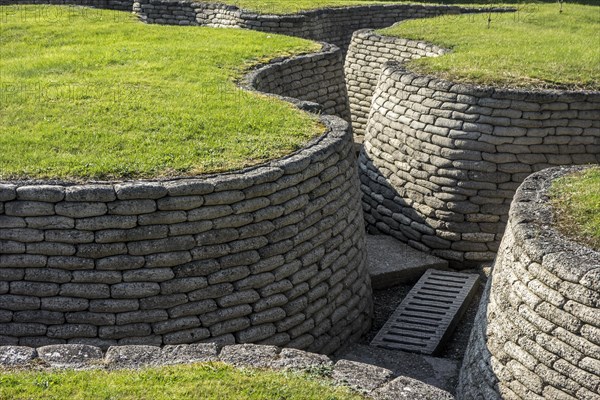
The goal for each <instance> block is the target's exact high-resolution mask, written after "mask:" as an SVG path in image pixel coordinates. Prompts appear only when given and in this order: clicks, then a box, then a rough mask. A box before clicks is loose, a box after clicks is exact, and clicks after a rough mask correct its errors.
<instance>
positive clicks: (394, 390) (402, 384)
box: [372, 376, 454, 400]
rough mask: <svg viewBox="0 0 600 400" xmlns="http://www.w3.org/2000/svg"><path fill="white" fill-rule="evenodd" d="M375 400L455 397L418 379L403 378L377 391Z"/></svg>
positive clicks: (374, 396) (448, 398) (426, 399)
mask: <svg viewBox="0 0 600 400" xmlns="http://www.w3.org/2000/svg"><path fill="white" fill-rule="evenodd" d="M372 397H373V399H374V400H400V399H407V400H452V399H454V396H452V395H451V394H450V393H448V392H445V391H443V390H440V389H438V388H436V387H433V386H430V385H426V384H424V383H423V382H420V381H418V380H416V379H412V378H407V377H406V376H401V377H398V378H396V379H394V380H393V381H391V382H390V383H388V384H387V385H385V386H383V387H382V388H379V389H377V390H376V391H375V392H374V393H373V394H372Z"/></svg>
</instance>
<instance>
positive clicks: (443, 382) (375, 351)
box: [335, 344, 460, 393]
mask: <svg viewBox="0 0 600 400" xmlns="http://www.w3.org/2000/svg"><path fill="white" fill-rule="evenodd" d="M335 359H336V360H349V361H356V362H361V363H365V364H370V365H373V366H377V367H381V368H386V369H389V370H391V371H392V372H393V374H394V377H400V376H404V377H409V378H412V379H416V380H417V381H420V382H423V383H424V384H427V385H430V386H434V387H437V388H439V389H442V390H445V391H447V392H449V393H454V390H455V388H456V384H457V382H458V372H459V369H460V365H459V363H458V361H456V360H450V359H445V358H436V357H431V356H426V355H421V354H415V353H408V352H403V351H398V350H388V349H381V348H377V347H373V346H366V345H360V344H354V345H351V346H349V347H347V348H346V349H344V350H342V351H341V352H340V353H339V354H336V355H335Z"/></svg>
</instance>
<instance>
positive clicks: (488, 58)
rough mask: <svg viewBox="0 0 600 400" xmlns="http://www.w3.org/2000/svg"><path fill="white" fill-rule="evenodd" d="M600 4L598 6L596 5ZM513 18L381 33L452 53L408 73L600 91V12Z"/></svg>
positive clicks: (523, 9)
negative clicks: (432, 45)
mask: <svg viewBox="0 0 600 400" xmlns="http://www.w3.org/2000/svg"><path fill="white" fill-rule="evenodd" d="M596 4H598V3H596ZM519 8H520V12H518V13H515V14H491V24H490V26H489V28H488V23H487V19H488V15H487V14H473V15H462V16H446V17H439V18H435V19H420V20H411V21H407V22H404V23H400V24H398V25H396V26H394V27H390V28H386V29H383V30H380V31H379V32H380V33H381V34H384V35H389V36H397V37H403V38H409V39H419V40H426V41H428V42H431V43H435V44H438V45H440V46H443V47H446V48H450V49H452V53H450V54H446V55H444V56H441V57H430V58H423V59H419V60H413V61H411V62H410V64H409V65H410V68H411V69H413V70H416V71H418V72H421V73H428V74H435V75H437V76H440V77H442V78H446V79H451V80H454V81H463V82H472V83H478V84H484V85H497V86H498V85H499V86H517V87H536V88H568V89H589V90H600V45H599V43H600V7H599V6H598V5H596V6H585V5H576V4H571V3H567V4H565V5H564V6H563V12H562V13H560V12H559V10H560V6H559V5H558V4H557V3H553V4H525V5H521V6H520V7H519Z"/></svg>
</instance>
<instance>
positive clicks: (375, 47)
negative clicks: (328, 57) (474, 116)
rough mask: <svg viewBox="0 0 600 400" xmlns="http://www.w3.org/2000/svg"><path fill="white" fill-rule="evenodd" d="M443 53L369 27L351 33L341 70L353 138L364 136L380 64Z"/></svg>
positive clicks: (439, 49) (430, 46) (358, 138)
mask: <svg viewBox="0 0 600 400" xmlns="http://www.w3.org/2000/svg"><path fill="white" fill-rule="evenodd" d="M447 52H448V50H446V49H444V48H441V47H439V46H435V45H433V44H430V43H425V42H420V41H417V40H407V39H399V38H394V37H389V36H381V35H378V34H376V33H374V32H373V30H372V29H363V30H359V31H356V32H354V34H353V35H352V40H351V42H350V45H349V48H348V53H347V54H346V62H345V66H344V73H345V76H346V85H347V90H348V98H349V107H350V112H351V114H352V131H353V132H354V137H355V140H356V141H358V142H362V141H363V139H364V135H365V129H366V127H367V122H368V120H369V113H370V111H371V103H372V101H373V93H374V92H375V89H376V87H377V83H378V81H379V76H380V75H381V69H382V67H383V65H384V63H386V62H387V61H394V60H402V61H406V60H412V59H417V58H421V57H436V56H439V55H442V54H445V53H447Z"/></svg>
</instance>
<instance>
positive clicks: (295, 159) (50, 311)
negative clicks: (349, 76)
mask: <svg viewBox="0 0 600 400" xmlns="http://www.w3.org/2000/svg"><path fill="white" fill-rule="evenodd" d="M304 70H306V71H307V73H306V74H303V73H302V71H304ZM331 70H341V55H340V50H339V49H338V48H335V47H326V49H325V50H324V51H322V52H320V53H315V54H309V55H304V56H298V57H294V58H293V59H290V60H284V61H281V62H276V63H273V64H270V65H267V66H264V67H262V68H260V69H258V70H256V71H254V72H252V73H251V74H249V75H248V77H247V79H246V81H245V82H244V84H246V85H247V87H248V88H250V89H254V90H269V91H274V92H276V93H283V94H287V95H293V94H296V93H297V94H298V97H303V96H302V95H303V94H305V93H304V92H305V91H312V88H313V86H315V85H317V86H319V88H324V89H326V90H325V91H323V92H317V95H316V96H315V95H314V94H313V93H311V95H310V98H311V99H312V100H314V101H316V102H318V103H321V104H322V105H323V106H324V107H331V108H333V109H335V107H336V106H337V105H338V103H335V104H330V103H329V101H330V98H331V97H330V96H331V94H332V93H336V91H338V90H341V89H342V88H341V87H340V84H339V80H338V81H336V80H335V79H331V80H322V79H326V77H327V76H328V71H331ZM290 72H292V77H291V78H290V77H289V76H288V74H289V73H290ZM297 72H300V73H299V74H296V75H293V74H294V73H297ZM332 73H333V72H332ZM338 77H339V76H338ZM298 82H300V83H301V84H300V85H295V84H294V83H298ZM288 84H289V86H288ZM288 100H293V102H294V103H295V104H297V105H298V106H299V107H301V108H305V109H311V108H314V107H317V108H319V107H321V106H320V105H318V104H315V103H309V102H302V101H298V100H294V99H288ZM321 120H322V122H323V123H324V125H325V126H326V127H327V129H326V133H325V134H324V135H322V136H321V137H320V138H318V139H315V140H313V141H312V142H311V143H309V144H308V145H307V146H306V147H305V148H303V149H302V150H300V151H298V152H296V153H294V154H292V155H290V156H288V157H285V158H283V159H280V160H276V161H272V162H270V163H267V164H265V165H262V166H259V167H255V168H249V169H246V170H243V171H239V172H235V173H231V174H220V175H214V176H207V177H197V178H186V179H177V180H167V181H136V182H114V183H93V184H81V185H77V184H68V183H56V182H4V183H0V344H2V345H15V344H19V345H25V346H32V347H38V346H42V345H48V344H61V343H85V344H92V345H96V346H100V347H102V348H106V347H108V346H111V345H115V344H152V345H161V344H178V343H192V342H198V341H215V342H221V343H246V342H252V343H262V344H273V345H278V346H287V347H296V348H300V349H307V350H310V351H314V352H322V353H331V352H333V351H334V350H336V349H338V348H339V347H340V346H341V345H342V344H343V343H345V342H346V341H348V340H353V339H356V338H358V337H359V336H360V335H361V334H362V333H363V332H364V331H365V330H367V329H368V328H369V326H370V316H371V311H372V305H371V288H370V281H369V277H368V274H367V271H366V266H365V265H366V264H365V242H364V224H363V218H362V214H361V212H360V191H359V185H358V178H357V173H356V166H355V161H356V160H355V155H354V152H353V141H352V134H351V130H350V126H349V125H348V123H346V122H344V121H343V120H342V119H340V118H338V117H322V118H321Z"/></svg>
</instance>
